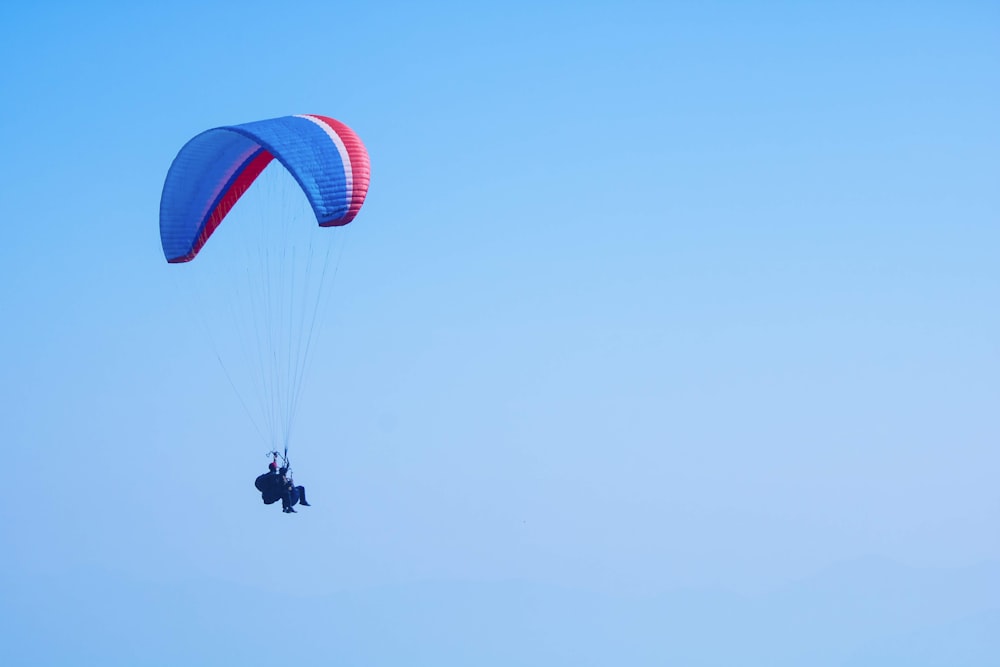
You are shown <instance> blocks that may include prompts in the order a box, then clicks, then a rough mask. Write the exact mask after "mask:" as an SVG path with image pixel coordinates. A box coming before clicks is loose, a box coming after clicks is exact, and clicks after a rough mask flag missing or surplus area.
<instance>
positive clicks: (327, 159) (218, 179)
mask: <svg viewBox="0 0 1000 667" xmlns="http://www.w3.org/2000/svg"><path fill="white" fill-rule="evenodd" d="M273 159H277V160H278V161H279V162H281V164H282V165H284V167H285V168H286V169H287V170H288V171H289V173H291V175H292V176H293V177H294V178H295V180H296V181H297V182H298V184H299V186H300V187H301V188H302V191H303V192H304V193H305V195H306V198H307V199H308V200H309V204H310V205H311V206H312V210H313V212H314V213H315V215H316V221H317V222H318V223H319V224H320V225H321V226H323V227H330V226H340V225H346V224H347V223H349V222H350V221H351V220H353V219H354V217H355V216H356V215H357V214H358V211H359V210H360V209H361V205H362V204H363V203H364V200H365V195H366V194H367V193H368V182H369V177H370V173H371V170H370V166H369V162H368V152H367V151H366V150H365V147H364V144H362V143H361V140H360V139H359V138H358V136H357V135H356V134H355V133H354V131H353V130H351V129H350V128H349V127H347V126H346V125H344V124H343V123H341V122H339V121H337V120H334V119H333V118H328V117H326V116H316V115H300V116H284V117H281V118H272V119H270V120H262V121H256V122H253V123H244V124H242V125H232V126H226V127H218V128H215V129H212V130H208V131H206V132H202V133H201V134H199V135H197V136H196V137H194V138H193V139H191V140H190V141H189V142H188V143H187V144H185V145H184V147H183V148H181V150H180V152H179V153H178V154H177V157H176V158H174V161H173V164H171V165H170V170H169V172H168V173H167V180H166V182H165V183H164V185H163V196H162V197H161V199H160V242H161V243H162V245H163V254H164V255H165V256H166V259H167V261H168V262H170V263H179V262H188V261H191V260H192V259H194V257H195V256H196V255H197V254H198V252H199V251H200V250H201V248H202V247H203V246H204V245H205V243H206V242H207V241H208V239H209V237H211V235H212V233H213V232H214V231H215V229H216V228H217V227H218V226H219V224H220V223H221V222H222V220H223V219H224V218H225V217H226V215H227V214H228V213H229V211H230V210H231V209H232V208H233V206H234V205H235V204H236V202H237V201H239V199H240V197H241V196H243V193H244V192H246V191H247V189H248V188H249V187H250V186H251V185H252V184H253V182H254V180H256V178H257V177H258V176H259V175H260V173H261V172H262V171H263V170H264V168H265V167H266V166H267V165H268V164H269V163H270V162H271V160H273Z"/></svg>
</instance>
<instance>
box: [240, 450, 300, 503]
mask: <svg viewBox="0 0 1000 667" xmlns="http://www.w3.org/2000/svg"><path fill="white" fill-rule="evenodd" d="M271 456H272V460H271V463H269V464H268V466H267V472H266V473H264V474H262V475H258V476H257V479H255V480H254V483H253V485H254V486H255V487H256V488H257V490H258V491H260V498H261V500H263V501H264V504H265V505H273V504H274V503H276V502H278V501H279V500H280V501H281V511H282V512H284V513H285V514H295V513H296V510H295V505H302V506H303V507H311V505H310V504H309V502H308V501H307V500H306V489H305V487H304V486H301V485H299V486H296V484H295V480H294V479H293V478H292V476H291V474H290V473H291V468H290V466H289V463H288V458H287V457H286V456H282V457H281V459H282V461H281V463H282V465H281V466H280V467H279V466H278V452H271Z"/></svg>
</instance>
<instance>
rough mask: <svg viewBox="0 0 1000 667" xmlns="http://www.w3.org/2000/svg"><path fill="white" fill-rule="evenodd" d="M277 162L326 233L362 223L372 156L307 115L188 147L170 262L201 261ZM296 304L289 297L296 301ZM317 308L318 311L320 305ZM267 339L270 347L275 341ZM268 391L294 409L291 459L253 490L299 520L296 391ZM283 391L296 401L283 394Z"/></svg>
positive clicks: (166, 216)
mask: <svg viewBox="0 0 1000 667" xmlns="http://www.w3.org/2000/svg"><path fill="white" fill-rule="evenodd" d="M272 161H276V162H277V163H280V166H282V167H284V168H285V170H287V171H288V172H289V173H290V174H291V176H292V177H294V179H295V181H296V182H297V183H298V185H299V186H300V187H301V189H302V192H303V193H304V194H305V197H306V199H307V200H308V202H309V204H310V205H311V207H312V210H313V213H315V217H316V222H317V223H318V225H319V226H320V227H341V226H343V225H347V224H348V223H350V222H351V221H352V220H354V218H355V216H357V215H358V212H359V211H360V209H361V206H362V204H363V203H364V201H365V197H366V195H367V193H368V185H369V179H370V175H371V168H370V163H369V158H368V151H367V149H366V148H365V146H364V144H363V143H362V142H361V139H360V138H359V137H358V135H357V134H355V132H354V131H353V130H352V129H351V128H349V127H348V126H347V125H345V124H343V123H341V122H340V121H338V120H336V119H333V118H330V117H328V116H320V115H316V114H301V115H296V116H284V117H281V118H272V119H268V120H261V121H255V122H250V123H243V124H241V125H229V126H224V127H216V128H214V129H210V130H207V131H205V132H202V133H201V134H198V135H196V136H195V137H194V138H192V139H191V140H190V141H188V142H187V144H185V145H184V146H183V147H182V148H181V150H180V152H179V153H178V154H177V156H176V157H175V158H174V161H173V163H172V164H171V165H170V169H169V171H168V172H167V178H166V181H165V183H164V185H163V194H162V196H161V199H160V241H161V245H162V247H163V254H164V256H165V258H166V260H167V262H168V263H170V264H173V265H183V264H186V263H188V262H191V261H193V260H195V258H196V256H197V255H198V253H199V252H200V251H201V250H202V248H203V247H204V246H205V244H206V243H207V242H208V240H209V238H210V237H212V235H213V234H214V233H215V231H216V229H217V228H218V227H219V225H220V224H221V223H222V222H223V220H224V219H225V218H226V216H227V215H228V214H229V212H230V210H231V209H232V208H233V207H234V206H235V205H236V203H237V202H238V201H239V200H240V198H241V197H242V196H243V194H244V193H245V192H246V191H247V190H248V189H249V188H250V186H251V185H253V183H254V182H255V181H256V179H257V177H258V176H259V175H260V174H261V173H262V172H263V171H264V169H265V168H266V167H267V166H268V164H270V163H271V162H272ZM323 275H325V271H324V273H323ZM293 284H294V283H293ZM294 297H295V295H294V294H293V295H290V298H292V299H293V300H294ZM305 301H307V300H305V299H300V302H305ZM315 303H316V304H317V308H318V303H319V301H318V299H317V300H315ZM303 312H304V311H303ZM256 315H259V313H258V314H256ZM250 319H251V321H254V322H256V321H257V320H253V319H252V318H250ZM298 319H299V321H301V322H303V323H305V322H315V313H314V315H313V317H312V318H307V317H304V316H303V317H300V318H298ZM303 328H304V327H303ZM300 333H301V332H300ZM311 334H312V332H311V330H310V331H309V334H308V336H306V337H305V338H306V340H307V343H306V346H305V350H306V352H308V340H309V339H310V337H311ZM262 338H263V339H264V340H266V341H269V342H270V341H271V340H272V337H270V336H264V337H262ZM271 344H272V347H271V348H267V349H262V351H261V352H260V358H261V359H262V360H263V359H278V358H279V356H280V355H279V354H278V352H279V350H278V348H277V347H276V346H275V344H274V343H271ZM290 356H291V355H289V357H290ZM297 358H298V357H296V359H297ZM303 358H304V356H303ZM220 362H221V358H220ZM291 364H292V362H291V361H289V360H285V361H283V362H281V363H277V364H275V366H281V368H278V369H276V370H278V371H284V372H285V374H286V375H290V376H292V377H298V378H299V380H298V383H301V377H302V375H303V373H302V372H298V373H297V374H296V373H292V372H289V368H288V367H290V366H291ZM303 364H304V362H303ZM265 385H266V386H264V389H265V391H271V392H273V393H272V394H268V396H269V398H270V401H268V402H267V404H268V405H271V406H274V405H278V406H288V413H287V414H284V415H282V417H281V418H280V419H277V420H276V423H280V424H281V425H282V426H281V428H282V429H283V430H280V432H278V431H277V430H276V432H275V433H274V434H273V435H272V436H271V438H270V439H269V441H270V442H271V443H272V445H271V446H276V445H275V444H274V443H279V442H284V446H285V449H284V451H285V454H284V455H283V456H281V459H282V461H281V463H282V465H280V466H279V465H278V458H279V455H278V452H277V451H273V452H271V453H272V455H273V457H272V461H271V463H270V465H269V466H268V472H266V473H264V474H262V475H260V476H258V477H257V479H256V480H255V482H254V485H255V486H256V488H257V490H258V491H260V493H261V499H262V500H263V501H264V504H265V505H271V504H273V503H276V502H277V501H278V500H281V502H282V511H284V512H285V513H295V509H294V506H295V505H296V504H298V505H303V506H305V507H308V506H309V503H308V502H307V501H306V497H305V488H304V487H302V486H297V485H296V484H295V482H294V480H293V479H292V476H291V469H290V466H289V464H288V457H287V456H288V436H289V431H290V430H291V421H292V416H293V415H294V409H295V405H296V399H295V397H296V392H297V391H298V389H297V385H295V384H294V383H282V382H279V381H277V380H274V379H273V378H272V382H270V383H269V384H267V383H265ZM289 387H291V388H290V389H289ZM235 388H236V387H235V386H234V389H235ZM282 390H283V391H285V392H290V395H289V394H288V393H286V394H281V393H280V391H282ZM241 401H242V398H241ZM244 407H246V406H244ZM248 413H249V410H248Z"/></svg>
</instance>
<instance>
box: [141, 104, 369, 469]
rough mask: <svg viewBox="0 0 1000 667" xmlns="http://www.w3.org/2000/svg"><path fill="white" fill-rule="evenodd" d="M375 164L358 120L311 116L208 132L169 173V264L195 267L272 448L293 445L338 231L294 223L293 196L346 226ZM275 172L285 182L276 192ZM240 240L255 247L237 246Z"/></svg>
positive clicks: (165, 232)
mask: <svg viewBox="0 0 1000 667" xmlns="http://www.w3.org/2000/svg"><path fill="white" fill-rule="evenodd" d="M269 174H270V176H269ZM370 174H371V169H370V164H369V158H368V152H367V150H366V149H365V146H364V144H363V143H362V142H361V139H360V138H358V136H357V134H355V133H354V131H353V130H351V129H350V128H349V127H348V126H346V125H344V124H343V123H341V122H340V121H337V120H335V119H333V118H329V117H327V116H318V115H309V114H307V115H298V116H284V117H281V118H273V119H270V120H262V121H256V122H251V123H244V124H242V125H231V126H225V127H218V128H214V129H210V130H207V131H205V132H202V133H201V134H198V135H197V136H195V137H194V138H193V139H191V140H190V141H188V142H187V143H186V144H185V145H184V146H183V147H182V148H181V150H180V152H179V153H178V154H177V156H176V157H175V158H174V161H173V163H172V164H171V165H170V169H169V170H168V172H167V177H166V181H165V183H164V185H163V194H162V197H161V199H160V241H161V244H162V247H163V254H164V256H165V258H166V260H167V262H168V263H170V264H181V265H187V267H186V268H185V269H184V271H183V272H182V273H188V274H189V276H190V278H191V280H190V284H187V285H185V286H184V291H185V294H186V295H187V296H189V297H190V298H189V299H188V302H189V303H191V305H192V310H195V311H198V310H199V309H200V313H199V314H200V316H201V319H202V320H205V326H206V329H207V333H208V334H209V336H210V337H211V339H212V341H213V345H214V346H215V350H216V355H217V356H218V358H219V361H220V363H221V364H222V366H223V369H224V370H225V371H226V375H227V377H228V378H229V380H230V383H231V384H232V385H233V388H234V389H235V390H236V393H237V395H238V396H239V398H240V401H241V403H242V404H243V407H244V408H245V409H246V410H247V413H248V414H249V415H250V417H251V421H253V423H254V426H255V427H256V428H257V430H258V432H259V433H260V435H261V436H262V438H263V439H264V440H265V441H266V442H267V446H268V449H269V450H279V449H281V448H282V447H284V450H285V452H286V453H287V449H288V441H289V439H290V436H291V431H292V423H293V421H294V416H295V413H296V410H297V406H298V401H299V397H300V393H301V389H302V384H303V378H304V376H305V371H306V366H307V360H308V358H309V353H310V350H311V349H312V347H313V345H312V343H313V339H314V334H315V331H316V322H317V321H318V320H319V319H321V317H320V316H321V315H322V314H323V312H324V310H325V309H324V308H323V304H324V298H325V297H326V296H328V292H329V291H330V282H331V279H332V278H331V276H332V275H335V274H336V266H334V267H333V270H332V271H331V270H330V265H331V263H332V262H331V257H334V254H333V252H332V242H328V241H327V239H325V238H320V237H327V236H328V235H329V234H330V233H329V232H323V233H316V230H315V227H313V228H312V229H311V230H310V229H308V226H307V225H305V224H296V223H302V222H304V221H300V220H297V219H296V218H297V217H302V216H301V215H299V214H298V213H297V212H296V211H295V209H294V202H293V201H292V200H296V201H301V200H302V199H303V196H304V200H305V202H307V204H308V207H309V208H310V209H311V214H312V216H313V217H315V221H316V223H318V224H319V226H320V227H343V226H345V225H347V224H348V223H350V222H351V221H352V220H354V218H355V216H357V215H358V212H359V211H360V210H361V206H362V204H363V203H364V201H365V196H366V195H367V192H368V185H369V179H370ZM289 176H290V177H291V179H293V180H290V179H289ZM270 179H282V180H280V181H279V184H280V183H286V184H287V185H286V186H285V189H284V190H282V191H280V192H278V193H275V192H274V188H275V187H276V186H274V184H273V183H271V180H270ZM252 186H253V187H252ZM248 191H249V194H247V193H248ZM292 191H294V192H292ZM255 192H257V193H259V195H260V196H259V197H258V198H257V199H254V197H255V196H256V195H255ZM245 194H247V197H246V198H244V195H245ZM253 218H257V219H258V223H259V228H257V229H256V230H255V228H254V227H253V224H251V222H250V220H251V219H253ZM227 220H228V221H229V222H227V224H226V225H222V223H223V222H224V221H227ZM222 237H225V238H222ZM210 238H211V239H213V241H212V243H211V244H208V241H209V239H210ZM237 242H239V243H237ZM206 244H208V246H206ZM239 244H243V245H244V246H247V247H248V248H249V249H244V250H240V251H238V252H235V253H234V252H233V250H234V249H235V248H236V246H237V245H239ZM296 244H298V245H296ZM207 247H208V248H211V252H209V250H208V249H206V248H207ZM199 253H202V254H201V255H200V254H199ZM207 255H212V256H211V257H209V256H207ZM196 258H197V260H198V261H192V260H195V259H196ZM187 277H188V276H185V278H187ZM213 299H214V300H213ZM209 321H211V322H209ZM254 399H256V400H254Z"/></svg>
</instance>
